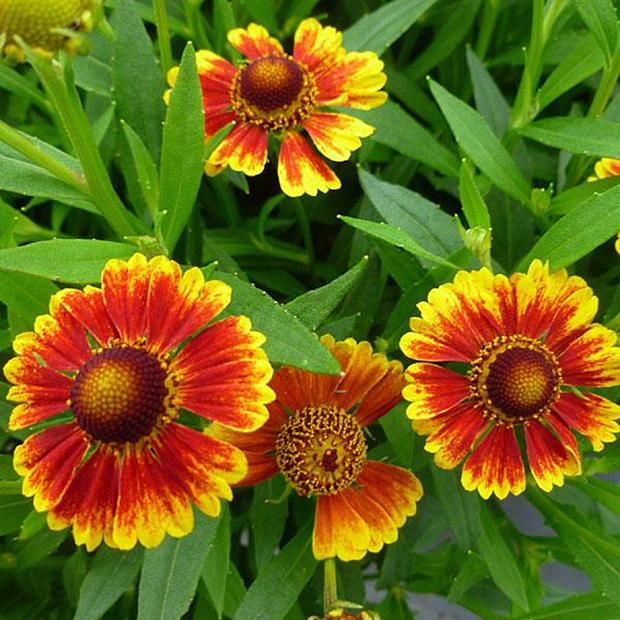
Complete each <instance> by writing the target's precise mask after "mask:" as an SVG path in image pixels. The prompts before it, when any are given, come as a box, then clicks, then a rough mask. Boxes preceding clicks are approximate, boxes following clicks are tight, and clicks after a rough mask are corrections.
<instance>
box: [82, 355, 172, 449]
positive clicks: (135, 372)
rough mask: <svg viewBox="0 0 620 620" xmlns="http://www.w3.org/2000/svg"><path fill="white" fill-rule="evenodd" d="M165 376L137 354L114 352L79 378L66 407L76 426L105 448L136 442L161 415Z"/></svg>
mask: <svg viewBox="0 0 620 620" xmlns="http://www.w3.org/2000/svg"><path fill="white" fill-rule="evenodd" d="M167 396H168V388H167V387H166V371H165V370H164V368H163V367H162V364H161V363H160V362H159V361H158V360H157V359H156V358H155V357H153V356H151V355H149V354H148V353H147V352H146V351H144V350H142V349H133V348H130V347H115V348H111V349H105V350H103V351H102V352H101V353H99V354H98V355H95V356H94V357H93V358H91V359H90V360H89V361H88V362H86V364H84V366H83V367H82V369H81V370H80V372H79V373H78V375H77V377H76V379H75V383H74V385H73V389H72V390H71V399H70V407H71V410H72V411H73V413H74V415H75V419H76V421H77V423H78V425H79V426H80V427H81V428H82V429H83V430H85V431H86V432H87V433H88V434H89V435H90V436H91V437H92V438H93V439H95V440H99V441H102V442H105V443H126V442H136V441H138V440H140V439H141V438H142V437H145V436H147V435H149V434H150V432H151V431H152V430H153V428H154V427H155V425H156V424H157V422H158V421H159V420H160V419H162V418H163V416H164V414H165V413H166V400H167V398H166V397H167Z"/></svg>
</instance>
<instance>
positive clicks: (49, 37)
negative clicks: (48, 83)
mask: <svg viewBox="0 0 620 620" xmlns="http://www.w3.org/2000/svg"><path fill="white" fill-rule="evenodd" d="M99 5H100V0H1V1H0V52H2V54H3V55H5V56H7V57H9V58H11V59H12V60H16V61H18V62H23V61H24V60H25V55H24V52H23V50H22V49H21V48H20V47H19V45H18V44H17V42H16V41H15V39H14V38H13V37H14V36H15V35H17V36H19V37H21V38H22V39H23V40H24V41H25V42H26V43H27V44H28V45H29V46H30V47H32V48H33V49H34V50H35V51H37V52H38V53H40V54H43V55H46V56H50V55H52V54H53V53H54V52H55V51H57V50H59V49H61V48H64V49H65V50H66V51H68V52H72V53H74V52H76V51H78V50H79V49H80V48H81V47H82V43H83V42H82V40H81V39H80V38H79V36H78V35H77V33H82V32H89V31H90V30H92V28H93V24H94V16H93V15H94V12H95V9H96V8H98V6H99ZM72 33H76V34H75V36H72ZM2 42H4V44H2Z"/></svg>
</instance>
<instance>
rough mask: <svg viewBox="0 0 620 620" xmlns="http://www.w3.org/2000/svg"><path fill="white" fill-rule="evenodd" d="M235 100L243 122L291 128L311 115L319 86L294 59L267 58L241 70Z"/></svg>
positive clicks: (235, 90) (233, 102) (237, 75)
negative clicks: (315, 84)
mask: <svg viewBox="0 0 620 620" xmlns="http://www.w3.org/2000/svg"><path fill="white" fill-rule="evenodd" d="M231 98H232V107H233V109H234V110H235V112H236V113H237V116H239V118H240V120H242V121H244V122H249V123H253V124H255V125H259V126H260V127H263V128H265V129H271V130H278V129H287V128H289V127H293V126H295V125H298V124H299V123H301V122H302V121H303V120H304V119H305V118H307V117H308V116H309V114H310V112H311V111H312V108H313V107H314V101H315V98H316V87H315V86H314V84H313V82H312V78H311V77H310V75H309V74H308V72H307V71H306V69H305V68H304V67H303V66H302V65H300V64H299V63H297V62H295V61H294V60H293V59H292V58H290V57H287V56H265V57H264V58H258V59H257V60H254V61H252V62H250V63H249V64H246V65H243V66H241V67H240V68H239V70H238V71H237V74H236V75H235V78H234V79H233V83H232V87H231Z"/></svg>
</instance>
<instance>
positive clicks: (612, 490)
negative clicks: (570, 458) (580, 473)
mask: <svg viewBox="0 0 620 620" xmlns="http://www.w3.org/2000/svg"><path fill="white" fill-rule="evenodd" d="M567 480H568V482H569V483H570V484H571V485H572V486H574V487H577V488H578V489H580V490H581V491H583V492H584V493H587V494H588V495H589V496H590V497H591V498H592V499H593V500H595V501H597V502H599V503H601V504H603V506H605V507H606V508H609V510H611V511H613V512H615V513H616V514H617V515H620V488H618V485H617V484H615V483H613V482H607V481H606V480H601V479H600V478H595V477H593V476H592V477H590V478H585V477H581V478H568V479H567Z"/></svg>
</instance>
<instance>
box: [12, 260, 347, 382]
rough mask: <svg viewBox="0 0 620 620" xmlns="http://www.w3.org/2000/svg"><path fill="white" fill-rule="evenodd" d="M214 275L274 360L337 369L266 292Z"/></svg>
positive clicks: (230, 310) (315, 341)
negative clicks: (261, 336) (227, 288)
mask: <svg viewBox="0 0 620 620" xmlns="http://www.w3.org/2000/svg"><path fill="white" fill-rule="evenodd" d="M0 256H1V254H0ZM0 265H1V263H0ZM214 277H215V278H217V279H218V280H223V281H224V282H226V283H227V284H229V285H230V286H231V287H232V289H233V298H232V303H231V304H230V306H228V308H227V312H228V313H229V314H247V315H248V316H250V317H251V318H252V326H253V328H254V329H256V330H257V331H259V332H262V333H263V334H265V336H267V342H266V343H265V351H266V352H267V355H268V356H269V359H270V360H271V361H272V362H273V363H276V364H287V365H290V366H297V367H298V368H303V369H304V370H309V371H311V372H319V373H324V374H338V373H339V372H340V364H339V363H338V362H337V361H336V360H335V359H334V358H333V357H332V356H331V355H330V353H329V352H328V351H327V349H326V348H325V347H324V346H323V345H322V344H321V343H320V342H319V340H318V338H317V337H316V336H314V335H313V334H312V333H310V332H309V331H308V329H307V328H306V327H305V326H304V325H303V323H302V322H301V321H300V320H299V319H298V318H296V317H295V316H293V315H292V314H291V313H290V312H289V311H288V310H287V309H286V308H284V307H282V306H281V305H279V304H278V303H277V302H276V301H274V300H273V299H272V298H271V297H269V295H267V293H265V292H264V291H261V290H259V289H257V288H256V287H255V286H253V285H252V284H248V283H247V282H244V281H243V280H240V279H239V278H237V277H235V276H233V275H232V274H229V273H225V272H222V271H216V272H215V274H214Z"/></svg>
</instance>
